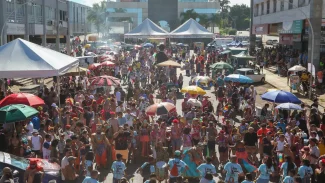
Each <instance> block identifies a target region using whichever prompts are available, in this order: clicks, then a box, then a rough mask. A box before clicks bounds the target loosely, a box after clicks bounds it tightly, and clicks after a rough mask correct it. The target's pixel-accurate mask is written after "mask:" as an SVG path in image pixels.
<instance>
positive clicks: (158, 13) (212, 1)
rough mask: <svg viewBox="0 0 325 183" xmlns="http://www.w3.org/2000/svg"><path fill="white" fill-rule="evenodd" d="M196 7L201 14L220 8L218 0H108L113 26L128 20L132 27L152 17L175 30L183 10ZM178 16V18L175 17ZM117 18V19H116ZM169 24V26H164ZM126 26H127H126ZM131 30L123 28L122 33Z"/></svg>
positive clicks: (212, 12)
mask: <svg viewBox="0 0 325 183" xmlns="http://www.w3.org/2000/svg"><path fill="white" fill-rule="evenodd" d="M190 9H194V10H195V12H197V13H199V14H214V13H217V12H218V11H219V10H220V3H219V1H218V0H165V1H161V0H149V1H148V0H117V1H111V0H108V1H107V11H108V12H109V13H110V14H109V20H110V21H109V22H108V23H109V24H110V25H111V27H114V28H116V27H118V26H120V27H122V26H124V23H123V22H119V21H116V20H127V21H128V22H130V23H131V26H130V28H131V29H132V28H134V27H136V26H138V25H139V24H140V23H141V22H142V21H143V20H145V19H146V18H149V19H151V20H152V21H154V22H155V23H157V24H158V25H159V24H160V25H161V26H162V28H164V29H166V28H168V27H169V30H173V29H175V28H177V27H178V26H179V25H180V21H179V20H180V16H181V13H182V12H186V11H187V10H190ZM175 17H176V18H175ZM114 20H115V21H114ZM164 26H168V27H164ZM124 27H125V26H124ZM129 31H130V30H124V31H123V30H121V32H120V33H121V34H123V33H127V32H129Z"/></svg>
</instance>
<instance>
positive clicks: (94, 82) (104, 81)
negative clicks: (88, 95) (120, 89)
mask: <svg viewBox="0 0 325 183" xmlns="http://www.w3.org/2000/svg"><path fill="white" fill-rule="evenodd" d="M90 85H91V86H118V85H120V80H119V79H118V78H115V77H113V76H106V75H104V76H96V77H93V78H91V79H90Z"/></svg>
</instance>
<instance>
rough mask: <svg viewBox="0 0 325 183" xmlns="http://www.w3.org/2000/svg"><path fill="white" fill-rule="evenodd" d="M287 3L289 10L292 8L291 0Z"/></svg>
mask: <svg viewBox="0 0 325 183" xmlns="http://www.w3.org/2000/svg"><path fill="white" fill-rule="evenodd" d="M288 4H289V10H291V9H292V8H293V0H289V2H288Z"/></svg>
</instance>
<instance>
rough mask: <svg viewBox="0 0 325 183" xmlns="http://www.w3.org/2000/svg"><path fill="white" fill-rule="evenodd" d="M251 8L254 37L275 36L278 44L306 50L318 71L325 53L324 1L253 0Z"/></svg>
mask: <svg viewBox="0 0 325 183" xmlns="http://www.w3.org/2000/svg"><path fill="white" fill-rule="evenodd" d="M252 8H253V12H254V13H253V14H254V17H253V27H252V32H253V33H254V34H257V35H276V36H279V43H280V44H282V45H287V46H289V47H292V48H293V49H297V50H299V51H302V52H307V51H308V59H309V62H311V55H313V63H314V65H315V68H316V70H318V69H319V59H320V55H321V52H324V53H325V19H323V18H325V11H322V10H323V9H324V8H325V3H323V0H253V7H252ZM310 24H311V25H312V28H313V31H312V29H311V25H310ZM312 34H314V39H312V36H311V35H312ZM312 43H314V44H312ZM312 45H313V46H312Z"/></svg>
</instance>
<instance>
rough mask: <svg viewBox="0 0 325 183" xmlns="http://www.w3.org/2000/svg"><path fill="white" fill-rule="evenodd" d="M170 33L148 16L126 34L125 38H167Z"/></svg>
mask: <svg viewBox="0 0 325 183" xmlns="http://www.w3.org/2000/svg"><path fill="white" fill-rule="evenodd" d="M168 35H169V34H168V32H167V31H165V30H164V29H163V28H161V27H159V26H158V25H157V24H155V23H154V22H153V21H151V20H150V19H149V18H147V19H145V20H144V21H143V22H142V23H141V24H140V25H138V26H137V27H136V28H134V29H133V30H132V31H130V32H129V33H126V34H124V38H167V37H168Z"/></svg>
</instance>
